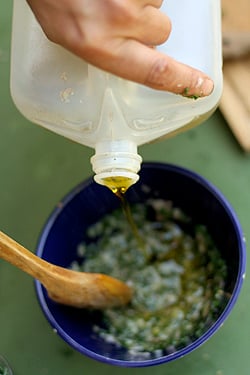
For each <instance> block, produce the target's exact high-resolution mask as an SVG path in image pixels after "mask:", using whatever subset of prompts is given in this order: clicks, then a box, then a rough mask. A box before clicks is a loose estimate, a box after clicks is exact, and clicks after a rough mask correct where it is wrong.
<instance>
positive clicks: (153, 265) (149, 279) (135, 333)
mask: <svg viewBox="0 0 250 375" xmlns="http://www.w3.org/2000/svg"><path fill="white" fill-rule="evenodd" d="M131 210H132V215H133V220H134V222H135V223H136V224H137V225H138V229H137V230H138V236H139V237H138V236H136V235H133V233H132V232H131V227H130V225H129V223H128V222H126V220H124V213H123V211H122V209H117V210H116V211H114V212H112V214H109V215H107V216H105V217H104V218H103V219H102V220H100V221H99V222H97V223H96V224H94V225H93V226H91V227H90V228H89V230H88V237H89V238H90V239H91V240H93V241H91V242H90V243H89V244H88V245H86V244H84V243H81V244H80V245H79V247H78V254H79V255H81V256H82V258H83V259H84V261H83V263H82V264H81V265H79V264H73V265H72V267H73V268H75V269H78V270H81V271H84V272H100V273H104V274H108V275H111V276H114V277H116V278H119V279H120V280H123V281H125V282H126V283H127V284H128V285H129V286H131V287H132V289H133V291H134V293H133V298H132V301H131V303H130V304H129V305H127V306H125V307H122V308H113V309H107V310H105V311H104V312H103V322H104V323H105V327H103V326H95V331H96V332H97V333H98V334H99V335H100V336H101V337H102V338H103V339H104V340H106V341H108V342H110V343H114V344H116V345H118V346H122V347H125V348H127V349H128V351H129V354H130V356H131V358H136V359H138V358H147V357H151V356H153V357H159V356H162V355H163V354H165V353H170V352H173V351H175V350H177V349H180V348H182V347H184V346H186V345H187V344H189V343H191V342H193V341H194V340H195V339H196V338H198V337H199V336H200V335H201V334H202V333H204V332H205V331H206V330H207V329H208V328H209V327H210V326H211V325H212V324H213V323H214V322H215V320H216V319H217V317H218V316H219V314H220V312H221V311H222V310H223V308H224V307H225V305H226V303H227V301H228V296H227V294H226V293H225V291H224V287H225V285H224V283H225V279H226V271H227V270H226V265H225V263H224V261H223V259H222V258H221V256H220V253H219V251H218V250H217V248H216V247H215V245H214V243H213V241H212V239H211V238H210V236H209V234H208V233H207V230H206V228H205V227H204V226H202V225H193V224H192V222H191V220H190V218H189V217H187V216H186V215H185V213H183V212H182V210H180V209H179V208H176V207H173V205H172V203H171V202H170V201H163V200H160V199H152V200H149V201H148V202H147V203H146V204H140V203H138V204H135V205H132V206H131Z"/></svg>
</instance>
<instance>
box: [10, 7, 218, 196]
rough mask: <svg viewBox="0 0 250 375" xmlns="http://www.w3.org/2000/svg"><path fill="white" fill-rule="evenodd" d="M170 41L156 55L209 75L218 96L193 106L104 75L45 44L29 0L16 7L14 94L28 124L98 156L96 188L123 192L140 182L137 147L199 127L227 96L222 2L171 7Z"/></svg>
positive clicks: (93, 160) (176, 97)
mask: <svg viewBox="0 0 250 375" xmlns="http://www.w3.org/2000/svg"><path fill="white" fill-rule="evenodd" d="M162 10H163V11H164V12H166V13H167V14H168V16H169V17H170V18H171V20H172V33H171V36H170V38H169V39H168V41H167V42H166V43H164V44H163V45H161V46H160V47H157V48H159V49H160V50H162V51H163V52H164V53H166V54H168V55H170V56H172V57H174V58H175V59H177V60H179V61H181V62H184V63H186V64H189V65H191V66H193V67H196V68H198V69H200V70H202V71H204V72H205V73H207V74H208V75H209V76H210V77H211V78H212V79H213V80H214V83H215V88H214V91H213V93H212V94H211V95H210V96H208V97H204V98H200V99H198V100H193V99H189V98H184V97H182V96H180V95H175V94H171V93H167V92H162V91H157V90H154V89H150V88H147V87H144V86H143V85H139V84H136V83H132V82H130V81H126V80H124V79H121V78H118V77H115V76H113V75H112V74H108V73H106V72H103V71H101V70H99V69H97V68H95V67H93V66H91V65H89V64H87V63H85V62H84V61H83V60H81V59H79V58H78V57H76V56H74V55H73V54H71V53H70V52H68V51H66V50H64V49H63V48H62V47H60V46H58V45H56V44H54V43H51V42H50V41H48V39H47V38H46V36H45V35H44V33H43V31H42V29H41V27H40V25H39V24H38V23H37V21H36V19H35V18H34V16H33V14H32V12H31V10H30V9H29V7H28V6H27V4H26V1H25V0H14V9H13V30H12V54H11V93H12V97H13V100H14V102H15V104H16V106H17V108H18V109H19V110H20V112H21V113H22V114H23V115H24V116H25V117H27V118H28V119H29V120H30V121H32V122H34V123H37V124H39V125H41V126H43V127H45V128H47V129H50V130H52V131H53V132H55V133H58V134H61V135H63V136H65V137H67V138H69V139H71V140H74V141H76V142H79V143H81V144H83V145H86V146H89V147H92V148H93V149H95V154H94V156H93V157H92V158H91V163H92V167H93V170H94V172H95V174H96V175H95V180H96V181H97V182H98V183H100V184H103V185H106V186H108V187H110V188H111V189H113V190H114V189H116V188H119V189H120V188H122V189H123V190H126V189H127V188H128V187H129V186H130V185H132V184H133V183H135V182H136V181H137V179H138V174H137V173H138V171H139V170H140V165H141V161H142V159H141V157H140V156H139V155H138V153H137V148H138V146H140V145H142V144H145V143H147V142H151V141H153V140H156V139H159V138H162V137H165V136H168V135H171V134H172V133H174V132H176V131H178V130H181V128H183V127H184V126H192V125H195V124H198V123H200V122H202V121H203V120H204V119H205V118H206V117H208V116H209V115H210V114H211V113H212V111H213V110H214V109H215V108H216V106H217V104H218V101H219V99H220V96H221V92H222V56H221V12H220V1H219V0H182V1H181V4H180V2H178V1H176V0H166V1H164V2H163V5H162Z"/></svg>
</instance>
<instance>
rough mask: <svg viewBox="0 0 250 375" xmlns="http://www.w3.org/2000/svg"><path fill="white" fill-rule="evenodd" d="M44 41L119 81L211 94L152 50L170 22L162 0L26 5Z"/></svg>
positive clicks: (35, 0)
mask: <svg viewBox="0 0 250 375" xmlns="http://www.w3.org/2000/svg"><path fill="white" fill-rule="evenodd" d="M27 2H28V4H29V5H30V7H31V9H32V11H33V13H34V15H35V16H36V18H37V20H38V22H39V23H40V25H41V27H42V29H43V31H44V33H45V34H46V35H47V37H48V39H49V40H51V41H52V42H55V43H57V44H59V45H61V46H63V47H64V48H66V49H68V50H69V51H71V52H73V53H74V54H75V55H77V56H79V57H81V58H82V59H84V60H85V61H86V62H88V63H90V64H92V65H95V66H96V67H98V68H100V69H103V70H105V71H107V72H110V73H112V74H115V75H117V76H119V77H122V78H125V79H127V80H131V81H134V82H137V83H141V84H144V85H146V86H148V87H151V88H154V89H158V90H165V91H169V92H172V93H176V94H181V95H184V96H190V97H201V96H206V95H209V94H210V93H211V92H212V90H213V82H212V80H211V79H210V78H209V77H208V76H207V75H206V74H204V73H203V72H201V71H199V70H197V69H194V68H192V67H190V66H188V65H185V64H183V63H180V62H178V61H176V60H174V59H173V58H171V57H170V56H166V55H165V54H163V53H162V52H160V51H157V50H156V49H154V48H152V46H157V45H160V44H162V43H163V42H165V41H166V40H167V39H168V37H169V35H170V32H171V22H170V20H169V18H168V17H167V15H165V14H163V13H162V12H161V11H160V6H161V5H162V0H60V1H58V0H27Z"/></svg>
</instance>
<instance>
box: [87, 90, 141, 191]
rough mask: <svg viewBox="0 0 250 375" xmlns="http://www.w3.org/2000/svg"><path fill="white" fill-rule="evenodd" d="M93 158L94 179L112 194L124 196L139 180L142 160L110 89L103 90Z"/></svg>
mask: <svg viewBox="0 0 250 375" xmlns="http://www.w3.org/2000/svg"><path fill="white" fill-rule="evenodd" d="M97 133H98V139H99V141H97V142H96V145H95V155H94V156H92V158H91V163H92V167H93V171H94V172H95V176H94V179H95V181H96V182H97V183H99V184H101V185H105V186H107V187H108V188H110V189H111V190H112V191H113V192H115V193H116V192H117V191H120V192H122V193H124V192H125V191H126V190H127V189H128V188H129V187H130V186H131V185H133V184H134V183H135V182H136V181H137V180H138V179H139V176H138V174H137V173H138V172H139V170H140V167H141V162H142V158H141V156H140V155H138V153H137V144H136V142H135V140H133V137H132V135H131V131H130V129H129V126H128V124H127V123H126V121H125V119H124V116H123V114H122V111H121V109H120V108H119V105H118V103H117V100H116V98H115V96H114V94H113V90H112V88H110V87H108V88H106V90H105V94H104V99H103V104H102V111H101V116H100V121H99V124H98V130H97Z"/></svg>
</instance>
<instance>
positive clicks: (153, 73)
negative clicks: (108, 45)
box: [91, 40, 213, 98]
mask: <svg viewBox="0 0 250 375" xmlns="http://www.w3.org/2000/svg"><path fill="white" fill-rule="evenodd" d="M100 60H101V62H100ZM91 63H93V64H94V65H96V61H93V60H92V61H91ZM98 64H99V67H100V68H102V69H104V70H106V71H109V72H112V73H113V74H116V75H118V76H120V77H123V78H125V79H128V80H131V81H135V82H137V83H141V84H144V85H146V86H148V87H151V88H154V89H157V90H164V91H169V92H172V93H175V94H180V95H183V96H187V97H193V98H197V97H203V96H207V95H209V94H210V93H211V92H212V91H213V81H212V80H211V79H210V78H209V77H208V76H207V75H206V74H204V73H202V72H201V71H199V70H197V69H194V68H192V67H190V66H187V65H185V64H182V63H180V62H178V61H176V60H174V59H173V58H171V57H169V56H166V55H164V54H163V53H161V52H159V51H157V50H155V49H152V48H148V47H146V46H144V45H142V44H140V43H138V42H136V41H133V40H129V41H126V42H125V43H123V44H122V45H121V46H120V47H119V50H118V51H116V54H114V56H113V58H112V59H110V56H107V57H106V59H105V57H104V58H103V59H99V61H98ZM100 65H101V66H100Z"/></svg>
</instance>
